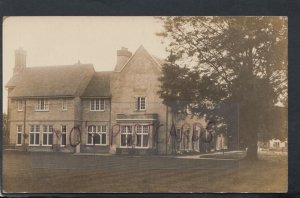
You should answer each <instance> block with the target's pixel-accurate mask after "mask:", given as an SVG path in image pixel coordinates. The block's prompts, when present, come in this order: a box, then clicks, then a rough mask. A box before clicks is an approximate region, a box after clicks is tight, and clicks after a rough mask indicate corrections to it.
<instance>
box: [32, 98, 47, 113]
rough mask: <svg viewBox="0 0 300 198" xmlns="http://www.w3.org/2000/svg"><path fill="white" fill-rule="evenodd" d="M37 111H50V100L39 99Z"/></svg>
mask: <svg viewBox="0 0 300 198" xmlns="http://www.w3.org/2000/svg"><path fill="white" fill-rule="evenodd" d="M35 110H36V111H48V110H49V105H48V100H47V99H38V100H37V103H36V106H35Z"/></svg>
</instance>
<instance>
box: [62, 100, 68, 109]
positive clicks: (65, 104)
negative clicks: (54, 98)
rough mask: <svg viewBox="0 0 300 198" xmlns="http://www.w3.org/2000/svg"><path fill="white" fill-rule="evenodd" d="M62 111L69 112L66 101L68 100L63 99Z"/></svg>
mask: <svg viewBox="0 0 300 198" xmlns="http://www.w3.org/2000/svg"><path fill="white" fill-rule="evenodd" d="M61 109H62V110H63V111H66V110H68V106H67V100H66V99H62V101H61Z"/></svg>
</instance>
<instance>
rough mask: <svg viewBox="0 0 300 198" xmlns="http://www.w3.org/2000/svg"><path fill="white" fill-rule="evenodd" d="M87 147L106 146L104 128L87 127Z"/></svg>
mask: <svg viewBox="0 0 300 198" xmlns="http://www.w3.org/2000/svg"><path fill="white" fill-rule="evenodd" d="M87 144H89V145H106V126H105V125H100V126H94V125H92V126H89V127H88V142H87Z"/></svg>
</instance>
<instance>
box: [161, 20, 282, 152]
mask: <svg viewBox="0 0 300 198" xmlns="http://www.w3.org/2000/svg"><path fill="white" fill-rule="evenodd" d="M159 19H160V20H161V21H162V22H163V25H164V31H163V32H160V33H158V34H157V35H158V36H162V37H163V38H164V41H165V42H167V46H168V47H167V50H169V52H170V57H169V62H168V63H167V64H165V65H164V67H163V76H162V78H161V79H160V81H161V82H162V86H161V91H160V92H159V93H160V96H161V98H162V99H163V100H164V103H165V104H167V105H169V106H171V107H172V108H173V109H174V113H182V112H186V111H187V110H190V111H191V113H192V114H193V115H201V114H202V115H206V116H207V115H216V112H217V111H216V110H218V109H219V110H218V112H219V113H217V114H218V115H219V116H221V117H222V114H220V108H219V107H220V106H222V104H230V103H235V104H238V105H239V123H240V124H239V125H240V128H239V130H240V134H241V136H240V139H241V141H244V142H247V144H248V145H247V146H248V147H249V148H250V147H251V148H250V150H251V151H252V150H254V152H253V153H256V149H257V148H256V142H257V133H258V132H259V131H262V130H265V131H267V132H268V133H267V134H269V135H270V134H273V135H276V133H273V132H271V131H272V130H274V127H272V124H271V123H272V122H270V119H267V118H268V117H269V116H270V115H271V114H272V112H273V111H274V110H273V109H274V108H276V107H275V105H276V104H278V103H280V104H284V105H286V108H287V18H285V17H160V18H159ZM179 65H180V66H179ZM178 104H180V105H178ZM187 106H189V108H187ZM273 115H274V114H273ZM273 118H274V117H273ZM274 119H276V120H278V119H283V120H286V119H287V118H286V117H280V118H279V117H276V118H274ZM275 130H276V129H275ZM285 133H286V131H285ZM277 135H278V134H277ZM252 148H253V149H252ZM253 156H254V157H255V154H254V155H253Z"/></svg>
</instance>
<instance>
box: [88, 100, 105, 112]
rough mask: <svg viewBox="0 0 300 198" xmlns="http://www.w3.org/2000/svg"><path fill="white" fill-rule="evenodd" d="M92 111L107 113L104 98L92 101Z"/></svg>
mask: <svg viewBox="0 0 300 198" xmlns="http://www.w3.org/2000/svg"><path fill="white" fill-rule="evenodd" d="M90 111H105V100H104V99H102V98H96V99H91V100H90Z"/></svg>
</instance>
